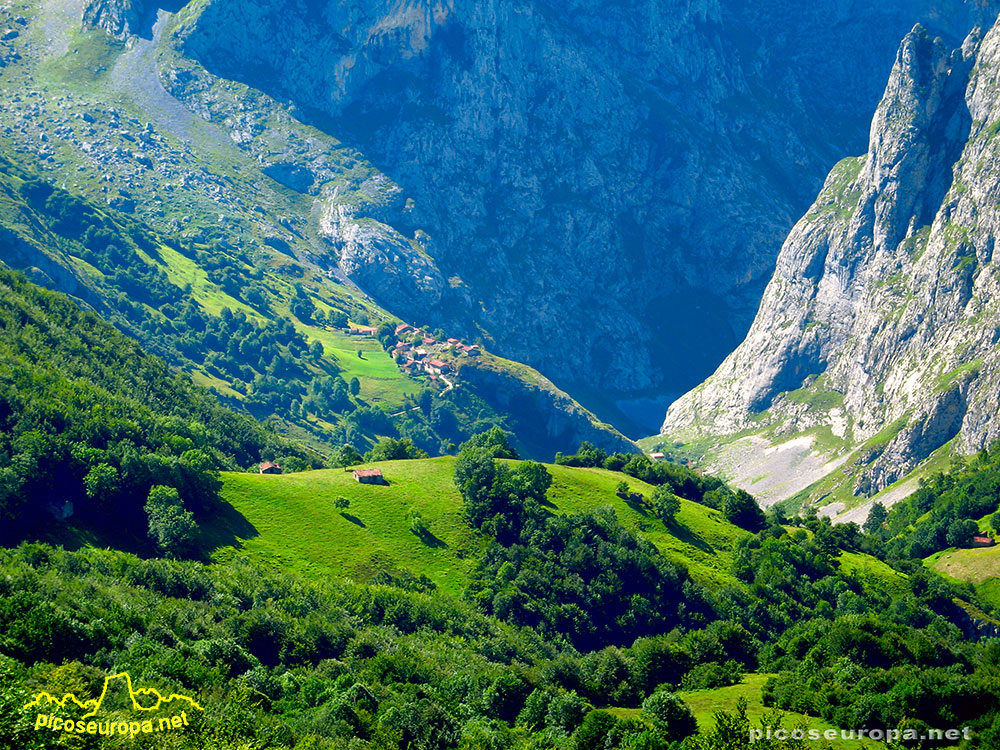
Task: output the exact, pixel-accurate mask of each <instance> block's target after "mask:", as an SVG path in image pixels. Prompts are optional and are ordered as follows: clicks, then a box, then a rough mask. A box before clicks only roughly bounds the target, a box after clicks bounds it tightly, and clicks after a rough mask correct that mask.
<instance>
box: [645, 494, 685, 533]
mask: <svg viewBox="0 0 1000 750" xmlns="http://www.w3.org/2000/svg"><path fill="white" fill-rule="evenodd" d="M652 502H653V510H654V511H655V512H656V516H657V517H658V518H659V519H660V520H661V521H663V523H664V524H665V525H667V526H669V525H670V524H672V523H673V522H674V520H675V519H676V517H677V514H678V513H679V512H680V510H681V501H680V498H678V497H677V495H675V494H674V493H673V492H671V491H670V490H669V489H668V488H667V487H666V486H664V485H660V486H659V487H656V488H655V489H654V490H653V498H652Z"/></svg>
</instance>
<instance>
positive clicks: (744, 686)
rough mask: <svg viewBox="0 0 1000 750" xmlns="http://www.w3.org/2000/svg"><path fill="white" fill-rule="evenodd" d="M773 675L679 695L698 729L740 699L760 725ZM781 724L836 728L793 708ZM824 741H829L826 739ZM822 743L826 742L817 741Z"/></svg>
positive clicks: (855, 747) (853, 745)
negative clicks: (763, 693) (764, 693)
mask: <svg viewBox="0 0 1000 750" xmlns="http://www.w3.org/2000/svg"><path fill="white" fill-rule="evenodd" d="M769 677H771V675H768V674H748V675H746V676H745V677H744V678H743V682H741V683H740V684H739V685H731V686H729V687H721V688H713V689H710V690H687V691H682V692H680V693H678V695H679V696H680V697H681V698H682V699H683V700H684V702H685V703H687V704H688V705H689V706H690V707H691V711H692V712H693V713H694V717H695V718H696V719H697V720H698V728H699V729H700V730H702V731H705V730H707V729H709V728H711V727H713V726H715V714H716V713H718V712H719V711H732V710H734V709H735V708H736V702H737V701H738V700H739V699H740V698H745V699H746V701H747V717H748V718H749V719H750V726H751V727H758V726H760V722H761V719H762V718H763V717H764V716H765V714H767V713H768V712H769V711H770V710H771V709H769V708H766V707H765V706H764V704H763V702H762V701H761V689H762V688H763V687H764V683H765V682H767V679H768V678H769ZM780 715H781V717H782V726H783V727H785V728H786V729H792V728H797V727H803V728H805V729H807V730H809V729H816V730H819V731H820V732H823V731H826V730H827V729H834V726H833V725H832V724H830V723H828V722H826V721H823V719H820V718H819V717H816V716H806V715H805V714H798V713H794V712H791V711H782V712H780ZM823 742H824V743H825V742H827V741H825V740H824V741H823ZM828 744H829V746H830V747H831V748H833V749H834V750H861V748H865V747H873V746H874V745H875V744H876V743H871V742H869V743H866V742H863V741H861V740H843V739H837V740H831V741H829V743H828ZM817 746H823V743H817Z"/></svg>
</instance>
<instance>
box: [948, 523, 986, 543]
mask: <svg viewBox="0 0 1000 750" xmlns="http://www.w3.org/2000/svg"><path fill="white" fill-rule="evenodd" d="M978 531H979V525H978V524H977V523H976V522H975V521H973V520H972V519H971V518H956V519H955V520H954V521H952V522H951V523H950V524H948V533H947V534H946V535H945V541H946V542H948V546H949V547H960V546H961V545H963V544H967V543H968V542H969V540H970V539H972V537H973V535H974V534H976V533H977V532H978Z"/></svg>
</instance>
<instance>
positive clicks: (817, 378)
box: [663, 25, 1000, 494]
mask: <svg viewBox="0 0 1000 750" xmlns="http://www.w3.org/2000/svg"><path fill="white" fill-rule="evenodd" d="M998 131H1000V26H994V27H993V28H992V29H991V30H989V31H988V32H987V33H982V32H980V31H979V30H978V29H976V30H974V31H973V32H972V33H971V34H970V35H969V36H968V38H967V39H966V40H965V42H964V44H962V46H961V47H959V48H956V49H949V48H948V47H947V46H946V45H945V43H944V42H943V41H942V40H941V39H940V38H933V37H932V36H931V35H930V34H928V32H927V31H926V30H925V29H924V28H923V27H922V26H919V25H918V26H917V27H915V28H914V29H913V31H912V32H911V33H910V34H908V35H907V36H906V38H905V39H904V40H903V43H902V45H901V46H900V48H899V52H898V54H897V56H896V62H895V64H894V66H893V68H892V72H891V74H890V76H889V82H888V85H887V86H886V89H885V93H884V96H883V98H882V101H881V103H880V104H879V106H878V108H877V110H876V112H875V116H874V119H873V121H872V126H871V133H870V139H869V147H868V153H867V154H866V155H865V156H862V157H860V158H857V159H846V160H844V161H842V162H841V163H839V164H838V165H837V166H836V167H835V168H834V170H833V171H832V172H831V174H830V175H829V177H828V178H827V180H826V183H825V185H824V187H823V190H822V191H821V193H820V195H819V197H818V199H817V200H816V202H815V203H814V204H813V206H812V208H811V209H810V210H809V211H808V212H807V213H806V215H805V216H804V217H803V218H802V219H801V220H800V221H799V222H798V224H796V226H795V227H794V229H793V230H792V232H791V234H790V235H789V236H788V238H787V240H786V241H785V244H784V246H783V247H782V250H781V253H780V255H779V256H778V260H777V267H776V270H775V273H774V276H773V278H772V279H771V281H770V283H769V284H768V286H767V289H766V291H765V293H764V297H763V300H762V302H761V305H760V309H759V311H758V313H757V317H756V319H755V320H754V323H753V325H752V327H751V329H750V332H749V333H748V335H747V337H746V339H745V340H744V341H743V343H742V344H741V345H740V346H739V347H738V348H737V349H736V351H735V352H733V353H732V354H731V355H730V356H729V357H728V358H727V359H726V360H725V361H724V362H723V363H722V365H721V366H720V367H719V368H718V370H717V371H716V372H715V374H714V375H712V376H711V377H710V378H709V379H708V380H707V381H706V382H705V383H703V384H702V385H700V386H699V387H698V388H696V389H695V390H693V391H691V392H690V393H688V394H687V395H685V396H684V397H682V398H681V399H679V400H678V401H677V402H675V403H674V404H673V405H672V406H671V407H670V409H669V411H668V413H667V415H666V420H665V423H664V425H663V431H664V432H665V433H680V432H684V431H691V430H692V429H694V430H696V431H702V432H705V433H709V434H732V433H736V432H739V431H742V430H745V429H751V428H757V427H761V426H764V425H771V426H772V427H773V428H774V429H775V430H776V431H777V432H778V433H779V434H794V433H796V432H801V431H804V430H807V429H810V428H813V427H817V426H821V427H824V426H825V427H830V428H831V429H833V430H834V432H837V433H838V435H839V437H842V438H844V439H845V440H846V442H847V444H848V445H853V446H863V450H861V451H860V452H859V457H858V458H857V464H858V466H859V467H860V471H859V472H858V473H857V475H856V486H855V488H854V489H855V492H856V493H858V494H871V493H873V492H875V491H878V490H880V489H883V488H884V487H886V486H888V485H889V484H891V483H892V482H894V481H895V480H897V479H898V478H900V477H902V476H904V475H905V474H906V473H907V472H909V471H910V470H911V469H912V468H913V467H914V466H916V465H917V463H918V462H919V461H921V460H922V459H924V458H925V457H927V456H928V455H929V454H930V453H931V452H933V451H934V450H936V449H937V448H939V447H941V446H943V445H945V444H946V443H948V442H949V441H952V440H954V443H953V445H954V446H955V447H956V448H957V449H958V450H960V451H964V452H971V451H974V450H976V449H978V448H980V447H983V446H985V445H987V444H988V443H990V442H991V441H992V440H994V439H996V438H997V437H1000V420H998V419H997V418H996V404H997V403H1000V367H998V364H1000V363H998V356H1000V349H998V348H997V344H998V342H1000V309H998V308H1000V274H998V267H997V264H996V263H994V261H993V251H994V246H995V238H996V236H997V230H998V228H1000V139H998V138H997V133H998ZM803 404H810V405H811V406H810V408H804V407H803Z"/></svg>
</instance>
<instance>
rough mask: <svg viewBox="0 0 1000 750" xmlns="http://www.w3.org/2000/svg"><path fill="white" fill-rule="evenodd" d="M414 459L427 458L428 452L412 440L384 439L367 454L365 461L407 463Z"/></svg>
mask: <svg viewBox="0 0 1000 750" xmlns="http://www.w3.org/2000/svg"><path fill="white" fill-rule="evenodd" d="M413 458H427V451H425V450H423V449H421V448H418V447H417V446H415V445H414V444H413V440H412V439H410V438H402V439H400V440H397V439H396V438H382V439H381V440H379V441H378V443H376V444H375V447H373V448H372V449H371V450H370V451H368V452H367V453H365V461H405V460H408V459H413Z"/></svg>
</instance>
